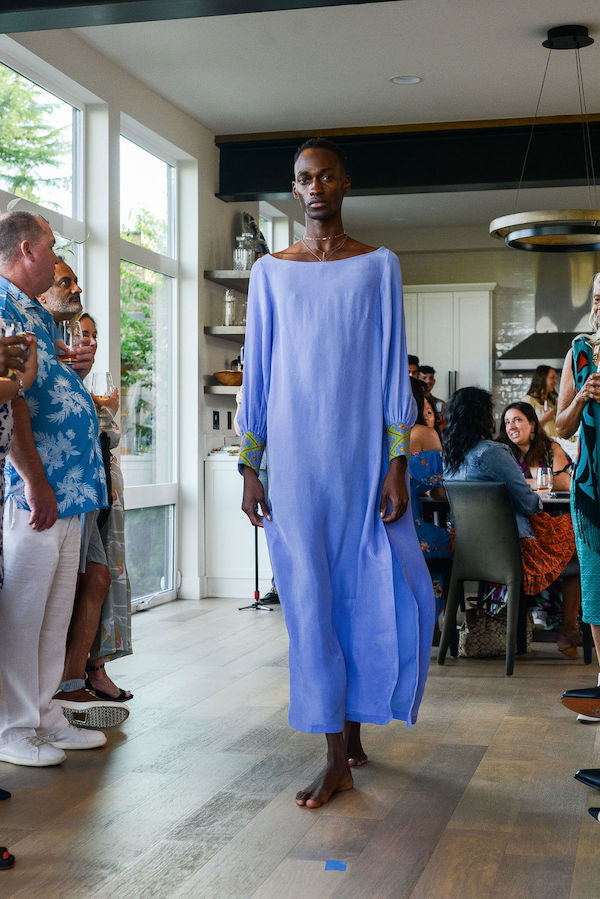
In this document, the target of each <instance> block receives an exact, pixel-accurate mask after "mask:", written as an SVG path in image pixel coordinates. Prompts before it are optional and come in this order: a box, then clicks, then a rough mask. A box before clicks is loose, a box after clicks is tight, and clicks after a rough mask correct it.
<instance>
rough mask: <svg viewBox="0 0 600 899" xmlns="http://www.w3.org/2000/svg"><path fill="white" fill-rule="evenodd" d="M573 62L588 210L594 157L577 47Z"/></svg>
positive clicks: (592, 193) (593, 183)
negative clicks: (574, 61) (581, 128)
mask: <svg viewBox="0 0 600 899" xmlns="http://www.w3.org/2000/svg"><path fill="white" fill-rule="evenodd" d="M575 60H576V63H577V87H578V89H579V109H580V110H581V118H582V123H581V124H582V126H583V156H584V159H585V177H586V179H587V185H588V198H589V204H590V209H593V208H594V198H595V193H596V175H595V173H594V157H593V154H592V136H591V133H590V122H589V118H588V114H587V104H586V102H585V88H584V86H583V70H582V68H581V56H580V55H579V47H577V48H576V50H575Z"/></svg>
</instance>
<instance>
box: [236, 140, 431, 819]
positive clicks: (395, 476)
mask: <svg viewBox="0 0 600 899" xmlns="http://www.w3.org/2000/svg"><path fill="white" fill-rule="evenodd" d="M349 186H350V179H349V177H348V175H347V174H346V170H345V165H344V158H343V155H342V153H341V151H340V150H339V148H338V147H336V146H335V144H332V143H331V142H330V141H327V140H324V139H321V138H315V139H312V140H309V141H307V142H306V143H305V144H304V145H303V146H302V147H301V148H300V149H299V151H298V153H297V154H296V158H295V162H294V181H293V185H292V189H293V193H294V196H295V197H296V198H297V199H298V200H299V202H300V205H301V207H302V209H303V211H304V215H305V221H306V234H305V236H304V237H303V238H302V240H300V241H298V243H296V244H294V245H293V246H291V247H289V248H288V249H287V250H284V251H283V252H281V253H276V254H274V255H272V256H264V257H262V258H261V259H260V260H259V261H258V262H257V263H255V265H254V267H253V269H252V276H251V280H250V295H249V306H248V325H247V333H246V356H245V368H244V396H243V400H242V406H241V410H240V427H241V431H242V435H243V437H242V446H241V450H240V469H241V471H242V473H243V476H244V497H243V503H242V508H243V509H244V511H245V512H246V514H247V515H248V518H249V519H250V521H251V522H252V524H253V525H257V526H263V525H264V528H265V533H266V536H267V542H268V546H269V552H270V556H271V561H272V563H273V572H274V575H275V581H276V583H277V587H278V590H279V596H280V599H281V604H282V608H283V611H284V615H285V620H286V625H287V628H288V632H289V638H290V711H289V721H290V724H291V726H292V727H294V728H296V729H297V730H301V731H305V732H308V733H324V734H325V735H326V739H327V764H326V766H325V768H324V769H323V771H322V772H321V773H320V774H319V775H318V777H317V778H316V779H315V780H314V782H313V783H311V784H310V785H309V786H308V787H307V788H306V789H303V790H301V791H300V792H299V793H298V794H297V796H296V801H297V803H298V805H306V806H308V807H310V808H316V807H318V806H320V805H322V804H323V803H325V802H327V800H328V799H329V798H330V796H331V795H332V794H333V793H334V792H336V791H340V790H348V789H351V788H352V786H353V779H352V774H351V771H350V768H351V767H357V766H360V765H362V764H364V763H365V762H366V761H367V757H366V754H365V752H364V750H363V747H362V744H361V739H360V724H361V722H370V723H374V724H386V723H387V722H388V721H390V719H391V718H399V719H401V720H403V721H406V722H407V723H408V724H409V725H410V724H412V723H414V721H415V720H416V716H417V711H418V707H419V703H420V701H421V697H422V694H423V689H424V686H425V678H426V676H427V669H428V664H429V655H430V647H431V637H432V631H433V618H434V600H433V592H432V587H431V580H430V578H429V574H428V571H427V568H426V566H425V562H424V560H423V556H422V554H421V551H420V548H419V544H418V542H417V538H416V535H415V530H414V525H413V521H412V517H411V515H410V514H408V515H405V512H406V509H407V506H408V489H407V475H406V454H407V453H408V447H409V436H410V428H411V425H412V424H413V422H414V419H415V411H414V403H413V399H412V392H411V389H410V384H409V377H408V367H407V358H406V346H405V337H404V316H403V309H402V288H401V279H400V269H399V265H398V260H397V258H396V257H395V256H394V255H393V254H392V253H390V252H389V251H388V250H386V249H385V248H383V247H380V248H379V249H373V248H372V247H369V246H366V245H365V244H362V243H359V242H358V241H356V240H353V239H352V238H351V237H349V236H348V235H347V234H346V233H345V231H344V226H343V224H342V214H341V208H342V201H343V199H344V196H345V194H346V192H347V191H348V189H349ZM265 446H266V447H267V449H268V454H269V479H270V483H269V503H270V508H269V507H268V506H267V503H266V501H265V496H264V491H263V488H262V485H261V483H260V481H259V479H258V474H257V472H258V469H259V465H260V459H261V456H262V452H263V450H264V448H265ZM259 507H260V511H262V515H261V514H260V512H259Z"/></svg>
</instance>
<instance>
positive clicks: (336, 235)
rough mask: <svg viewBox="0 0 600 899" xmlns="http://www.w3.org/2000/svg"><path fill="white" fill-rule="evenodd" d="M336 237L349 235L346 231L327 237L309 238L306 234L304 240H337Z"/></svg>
mask: <svg viewBox="0 0 600 899" xmlns="http://www.w3.org/2000/svg"><path fill="white" fill-rule="evenodd" d="M336 237H347V234H346V232H345V231H342V232H341V234H329V235H328V236H327V237H308V236H307V235H306V234H305V235H304V237H303V238H302V240H335V239H336Z"/></svg>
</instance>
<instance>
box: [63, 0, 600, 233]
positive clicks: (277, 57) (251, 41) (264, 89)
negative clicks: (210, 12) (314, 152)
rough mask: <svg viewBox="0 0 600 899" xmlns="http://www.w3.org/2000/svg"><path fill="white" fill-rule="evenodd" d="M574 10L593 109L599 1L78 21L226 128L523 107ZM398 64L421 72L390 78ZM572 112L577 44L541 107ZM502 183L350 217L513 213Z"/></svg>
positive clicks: (450, 218)
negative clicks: (584, 39) (581, 28)
mask: <svg viewBox="0 0 600 899" xmlns="http://www.w3.org/2000/svg"><path fill="white" fill-rule="evenodd" d="M570 22H574V23H577V24H584V25H587V26H588V27H589V29H590V33H591V35H592V36H595V37H596V39H597V43H595V44H594V45H592V46H591V47H589V48H585V49H583V50H582V51H581V62H582V68H583V75H584V83H585V88H586V99H587V107H588V111H590V112H600V4H598V3H597V2H595V0H594V2H591V0H569V2H568V3H567V2H565V0H529V2H528V3H523V0H504V2H502V3H498V2H497V0H398V2H385V3H369V4H366V5H353V6H342V7H339V6H338V7H332V8H319V9H303V10H291V11H285V12H282V11H278V12H264V13H252V14H241V15H235V16H219V17H209V18H199V19H184V20H175V21H166V22H147V23H137V24H126V25H108V26H98V27H94V28H79V29H74V31H75V33H76V34H78V35H79V36H80V37H81V38H82V39H83V40H84V41H87V42H88V43H89V44H91V45H92V46H94V47H95V48H96V49H98V50H99V51H100V52H101V53H103V54H104V55H106V56H108V57H109V58H110V59H112V60H113V61H114V62H116V63H117V64H118V65H120V66H121V67H123V68H124V69H126V70H127V71H129V72H130V73H132V74H133V75H135V76H136V77H137V78H139V79H140V80H142V81H144V82H145V83H146V84H148V85H149V86H150V87H152V88H153V89H154V90H155V91H156V92H157V93H159V94H161V95H162V96H163V97H165V98H167V99H168V100H170V101H171V102H173V103H174V104H176V105H177V106H178V107H180V108H181V109H183V110H185V111H186V112H187V113H189V114H190V115H192V116H193V117H195V118H196V119H198V120H199V121H200V122H202V123H203V124H204V125H206V127H207V128H209V129H210V130H211V131H212V132H214V133H215V134H219V135H224V134H240V133H249V134H250V133H251V134H255V133H257V132H272V131H284V130H285V131H294V132H299V133H302V132H303V131H304V130H309V129H310V130H314V129H319V128H327V129H331V128H343V127H357V126H372V125H385V124H407V123H418V122H448V121H467V120H479V119H496V118H513V117H522V116H525V117H526V116H531V115H532V114H533V112H534V110H535V105H536V100H537V95H538V91H539V87H540V83H541V78H542V74H543V70H544V66H545V63H546V59H547V52H548V51H547V50H545V49H544V48H543V47H542V46H541V41H542V40H543V39H544V38H545V36H546V31H547V29H548V28H549V27H553V26H555V25H560V24H568V23H570ZM398 74H416V75H420V76H422V77H423V78H424V82H423V83H422V84H417V85H414V86H399V85H394V84H391V83H390V82H389V78H390V77H391V76H393V75H398ZM575 112H578V94H577V86H576V79H575V54H574V53H573V52H564V51H554V52H553V53H552V58H551V60H550V66H549V69H548V77H547V81H546V87H545V90H544V96H543V101H542V105H541V107H540V110H539V114H540V115H567V114H572V113H575ZM507 193H508V192H505V191H488V192H479V193H473V192H470V193H466V194H456V193H451V194H435V195H432V194H429V195H426V196H425V195H417V196H406V195H404V196H402V197H378V198H362V197H361V198H358V197H357V198H349V200H350V202H348V203H347V207H348V208H347V215H346V217H347V220H348V224H350V221H349V217H351V216H353V215H354V210H355V209H356V214H357V216H360V214H361V210H362V213H363V216H368V217H369V219H370V220H371V221H372V223H373V224H372V227H383V226H384V225H389V224H390V223H391V222H393V221H394V219H395V218H399V219H400V222H399V223H397V224H398V225H399V226H400V227H401V226H402V224H403V223H404V222H406V223H407V224H409V225H410V224H412V225H413V226H415V227H427V226H429V225H430V224H431V223H432V222H435V223H436V224H438V225H439V224H441V223H442V222H441V221H440V219H441V220H443V222H444V223H445V224H447V225H454V224H472V223H474V222H480V221H481V222H483V221H486V220H489V218H491V217H493V216H495V215H499V214H502V213H504V212H510V211H512V209H513V205H514V192H513V193H508V196H507ZM526 193H527V196H528V203H529V205H534V206H536V207H540V208H548V207H549V206H550V205H553V206H560V205H567V206H575V205H577V200H578V199H580V198H581V189H577V188H574V189H567V188H564V189H555V190H554V191H548V190H543V191H542V190H540V191H532V190H529V191H527V192H526ZM554 194H556V197H554V196H553V195H554ZM538 195H539V199H536V198H537V197H538ZM529 198H531V200H529ZM551 199H552V201H553V202H552V204H551V203H550V200H551ZM558 200H560V203H559V202H558ZM583 205H584V206H586V205H588V204H587V199H586V200H585V202H584V204H583ZM363 220H364V219H363Z"/></svg>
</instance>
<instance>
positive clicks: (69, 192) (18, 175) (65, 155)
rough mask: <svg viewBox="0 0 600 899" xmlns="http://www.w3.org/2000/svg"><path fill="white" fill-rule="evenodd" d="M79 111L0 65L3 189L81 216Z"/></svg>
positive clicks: (0, 171)
mask: <svg viewBox="0 0 600 899" xmlns="http://www.w3.org/2000/svg"><path fill="white" fill-rule="evenodd" d="M78 126H79V110H78V109H75V108H74V107H73V106H71V105H70V104H69V103H65V102H64V100H60V99H59V98H58V97H56V96H54V94H51V93H49V92H48V91H46V90H43V89H42V88H41V87H38V85H37V84H34V83H33V81H30V80H29V79H28V78H24V77H23V75H20V74H19V73H18V72H15V71H13V69H10V68H8V66H5V65H2V64H0V188H1V189H2V190H4V191H6V192H7V193H10V194H14V195H15V196H17V197H21V198H23V199H25V200H30V201H32V202H33V203H36V204H37V205H39V206H43V207H45V208H47V209H52V210H55V211H57V212H60V213H61V214H63V215H67V216H69V217H72V218H77V217H78V216H77V214H76V213H77V209H76V199H77V198H76V190H75V186H76V177H75V175H76V172H75V168H76V160H77V152H76V150H77V146H78Z"/></svg>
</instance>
